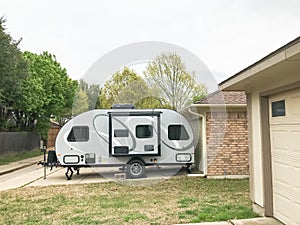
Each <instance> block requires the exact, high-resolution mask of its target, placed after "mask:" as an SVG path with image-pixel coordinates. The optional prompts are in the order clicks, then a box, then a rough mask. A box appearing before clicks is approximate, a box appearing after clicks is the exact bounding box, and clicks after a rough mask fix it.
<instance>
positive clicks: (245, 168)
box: [206, 111, 249, 176]
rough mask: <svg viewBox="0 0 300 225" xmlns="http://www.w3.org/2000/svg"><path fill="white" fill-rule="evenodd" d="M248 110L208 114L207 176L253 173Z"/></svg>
mask: <svg viewBox="0 0 300 225" xmlns="http://www.w3.org/2000/svg"><path fill="white" fill-rule="evenodd" d="M247 123H248V122H247V112H246V111H233V112H230V111H227V112H207V113H206V142H207V146H206V151H207V176H230V175H249V149H248V125H247Z"/></svg>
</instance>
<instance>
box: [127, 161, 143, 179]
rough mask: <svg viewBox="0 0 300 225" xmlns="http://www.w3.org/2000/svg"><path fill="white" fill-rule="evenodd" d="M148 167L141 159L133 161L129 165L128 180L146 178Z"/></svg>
mask: <svg viewBox="0 0 300 225" xmlns="http://www.w3.org/2000/svg"><path fill="white" fill-rule="evenodd" d="M145 173H146V167H145V163H144V162H143V161H142V160H140V159H133V160H131V161H129V162H128V163H127V171H126V175H127V177H128V178H132V179H135V178H142V177H145Z"/></svg>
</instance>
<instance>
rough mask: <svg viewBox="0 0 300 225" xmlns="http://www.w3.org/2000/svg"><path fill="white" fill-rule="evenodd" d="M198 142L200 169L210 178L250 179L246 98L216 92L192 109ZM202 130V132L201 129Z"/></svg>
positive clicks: (196, 156) (235, 93) (197, 151)
mask: <svg viewBox="0 0 300 225" xmlns="http://www.w3.org/2000/svg"><path fill="white" fill-rule="evenodd" d="M188 110H189V112H187V111H186V110H185V112H184V113H190V114H193V117H192V119H191V121H190V122H191V124H192V126H193V128H194V131H195V133H198V134H199V140H198V143H197V147H196V151H195V162H196V166H197V167H198V169H199V170H200V171H201V172H202V173H203V174H204V175H205V176H207V177H240V176H249V156H248V154H249V150H248V126H247V123H248V121H247V106H246V95H245V94H244V92H239V91H233V92H232V91H224V92H221V91H217V92H214V93H212V94H210V95H208V96H207V97H206V98H204V99H201V100H199V101H197V102H195V103H194V104H192V105H191V106H190V107H189V109H188ZM199 127H200V128H199Z"/></svg>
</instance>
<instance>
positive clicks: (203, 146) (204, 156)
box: [188, 107, 207, 176]
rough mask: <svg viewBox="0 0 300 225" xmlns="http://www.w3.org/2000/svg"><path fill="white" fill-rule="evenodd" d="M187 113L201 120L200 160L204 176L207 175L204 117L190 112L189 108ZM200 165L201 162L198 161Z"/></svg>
mask: <svg viewBox="0 0 300 225" xmlns="http://www.w3.org/2000/svg"><path fill="white" fill-rule="evenodd" d="M188 110H189V113H191V114H192V115H194V116H197V117H199V118H201V119H202V125H201V129H202V132H201V134H202V140H201V141H202V159H201V160H203V175H204V176H206V174H207V153H206V123H205V117H204V115H202V114H200V113H197V112H194V111H192V110H191V108H190V107H189V108H188ZM200 164H201V161H200Z"/></svg>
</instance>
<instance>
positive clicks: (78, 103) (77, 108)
mask: <svg viewBox="0 0 300 225" xmlns="http://www.w3.org/2000/svg"><path fill="white" fill-rule="evenodd" d="M88 109H89V101H88V95H87V93H86V92H85V91H83V90H82V89H80V88H79V89H78V91H77V92H76V94H75V97H74V102H73V115H74V116H76V115H79V114H80V113H83V112H86V111H88Z"/></svg>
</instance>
